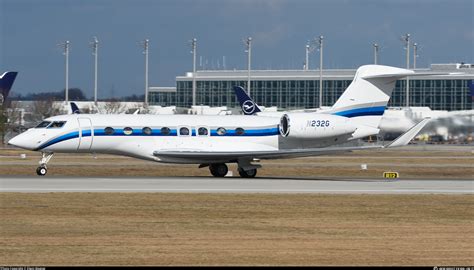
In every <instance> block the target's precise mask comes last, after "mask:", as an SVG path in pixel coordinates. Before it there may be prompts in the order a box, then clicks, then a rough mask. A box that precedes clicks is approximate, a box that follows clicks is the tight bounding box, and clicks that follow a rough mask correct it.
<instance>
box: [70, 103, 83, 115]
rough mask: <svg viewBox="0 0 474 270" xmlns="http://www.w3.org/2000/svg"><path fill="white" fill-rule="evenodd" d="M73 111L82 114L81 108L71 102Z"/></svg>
mask: <svg viewBox="0 0 474 270" xmlns="http://www.w3.org/2000/svg"><path fill="white" fill-rule="evenodd" d="M71 112H72V113H73V114H80V113H81V110H79V107H77V105H76V103H74V102H71Z"/></svg>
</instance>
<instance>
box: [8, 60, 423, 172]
mask: <svg viewBox="0 0 474 270" xmlns="http://www.w3.org/2000/svg"><path fill="white" fill-rule="evenodd" d="M411 74H413V71H411V70H406V69H401V68H395V67H389V66H381V65H365V66H361V67H359V68H358V70H357V72H356V74H355V76H354V80H353V81H352V83H351V84H350V85H349V86H348V88H347V89H346V90H345V92H344V93H343V94H342V95H341V97H340V98H339V99H338V100H337V101H336V103H335V104H334V105H333V106H332V107H331V108H330V109H328V110H324V111H322V112H287V113H285V114H283V115H282V116H281V117H265V116H258V117H257V116H245V115H214V116H210V115H147V114H119V115H118V114H115V115H113V114H77V113H76V114H68V115H59V116H54V117H49V118H47V119H44V121H42V122H41V123H40V124H39V125H38V126H36V127H35V128H32V129H29V130H27V131H25V132H24V133H22V134H19V135H18V136H16V137H14V138H12V139H11V140H10V141H9V142H8V143H9V144H11V145H14V146H17V147H20V148H24V149H28V150H33V151H38V152H41V153H42V158H41V160H40V161H39V167H38V168H37V170H36V172H37V174H38V175H40V176H42V175H46V173H47V164H48V162H49V161H50V160H51V158H52V157H53V155H54V153H103V154H113V155H123V156H129V157H134V158H139V159H143V160H149V161H153V162H164V163H179V164H199V168H203V167H208V168H209V170H210V173H211V174H212V175H213V176H215V177H224V176H225V175H226V174H227V173H228V167H227V164H229V163H237V165H238V172H239V174H240V176H241V177H245V178H249V177H255V176H256V174H257V169H258V168H260V167H261V165H260V164H258V163H257V162H258V161H259V160H261V159H281V158H294V157H305V156H315V155H327V154H333V153H340V152H348V151H353V150H359V149H376V148H391V147H397V146H403V145H406V144H408V142H409V141H410V140H411V139H412V138H413V137H414V136H415V135H416V134H417V133H418V132H419V131H420V130H421V129H422V128H423V127H424V126H425V125H426V123H427V122H428V121H429V119H424V120H422V121H420V122H419V123H417V124H416V125H414V126H413V127H412V128H411V129H409V130H408V131H407V132H405V133H404V134H402V135H401V136H400V137H398V138H397V139H396V140H394V141H392V142H391V143H390V144H388V145H372V146H338V145H339V144H344V143H347V142H350V141H353V140H357V139H360V138H363V137H367V136H369V135H376V134H378V133H379V131H380V130H379V128H378V126H379V123H380V121H381V119H382V115H383V113H384V111H385V109H386V106H387V103H388V101H389V99H390V96H391V93H392V91H393V89H394V87H395V82H396V81H397V80H398V79H400V78H403V77H406V76H407V75H411ZM71 166H73V165H71Z"/></svg>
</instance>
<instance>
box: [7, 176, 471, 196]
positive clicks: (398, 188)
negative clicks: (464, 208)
mask: <svg viewBox="0 0 474 270" xmlns="http://www.w3.org/2000/svg"><path fill="white" fill-rule="evenodd" d="M0 192H28V193H30V192H31V193H41V192H184V193H186V192H193V193H333V194H474V180H473V179H466V180H442V179H440V180H430V179H423V180H410V179H396V180H393V179H391V180H387V179H307V178H297V179H288V178H253V179H242V178H236V177H225V178H211V177H157V178H117V177H114V178H112V177H111V178H103V177H80V178H79V177H11V176H2V177H1V178H0Z"/></svg>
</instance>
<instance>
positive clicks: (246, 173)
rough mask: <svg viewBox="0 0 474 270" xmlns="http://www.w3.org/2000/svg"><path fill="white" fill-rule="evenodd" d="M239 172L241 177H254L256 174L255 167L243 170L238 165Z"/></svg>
mask: <svg viewBox="0 0 474 270" xmlns="http://www.w3.org/2000/svg"><path fill="white" fill-rule="evenodd" d="M239 174H240V177H242V178H254V177H255V175H257V169H251V170H248V171H244V169H242V168H240V167H239Z"/></svg>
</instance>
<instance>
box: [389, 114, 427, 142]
mask: <svg viewBox="0 0 474 270" xmlns="http://www.w3.org/2000/svg"><path fill="white" fill-rule="evenodd" d="M430 120H431V118H425V119H423V120H421V121H420V122H419V123H418V124H416V125H414V126H413V127H411V128H410V129H409V130H408V131H407V132H405V133H403V134H402V135H400V137H398V138H396V139H395V140H394V141H393V142H391V143H390V144H388V145H386V146H384V148H392V147H398V146H404V145H407V144H408V143H409V142H410V141H411V140H412V139H413V138H414V137H415V136H416V135H417V134H418V132H420V130H421V129H423V128H424V127H425V126H426V124H428V122H429V121H430Z"/></svg>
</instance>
